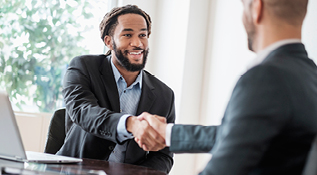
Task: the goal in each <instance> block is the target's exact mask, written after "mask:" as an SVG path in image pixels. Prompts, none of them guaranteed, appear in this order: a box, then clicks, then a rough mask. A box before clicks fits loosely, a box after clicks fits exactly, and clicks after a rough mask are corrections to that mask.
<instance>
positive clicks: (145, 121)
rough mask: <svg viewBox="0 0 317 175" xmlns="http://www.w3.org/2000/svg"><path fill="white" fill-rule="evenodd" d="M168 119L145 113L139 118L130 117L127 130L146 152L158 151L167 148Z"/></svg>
mask: <svg viewBox="0 0 317 175" xmlns="http://www.w3.org/2000/svg"><path fill="white" fill-rule="evenodd" d="M166 125H167V123H166V118H165V117H161V116H157V115H152V114H149V113H147V112H143V113H142V114H141V115H139V116H138V117H134V116H132V117H129V118H128V120H127V130H128V131H129V132H131V133H132V134H133V136H134V140H135V141H136V142H137V143H138V145H139V146H140V148H142V149H143V150H144V151H158V150H161V149H163V148H165V147H166V145H165V130H166Z"/></svg>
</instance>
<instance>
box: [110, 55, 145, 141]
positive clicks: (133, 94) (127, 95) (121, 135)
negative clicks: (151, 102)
mask: <svg viewBox="0 0 317 175" xmlns="http://www.w3.org/2000/svg"><path fill="white" fill-rule="evenodd" d="M111 66H112V71H113V74H114V78H115V81H116V84H117V88H118V93H119V98H120V112H121V113H123V115H122V117H121V118H120V120H119V123H118V126H117V133H118V135H117V139H118V140H119V141H120V142H123V141H125V140H127V139H132V138H133V135H132V134H131V133H129V132H128V131H127V128H126V120H127V118H128V117H129V116H135V115H136V112H137V108H138V104H139V101H140V97H141V89H142V78H143V75H142V71H143V70H141V71H140V73H139V75H138V77H137V78H136V80H135V81H134V82H133V83H132V84H131V85H130V86H129V87H127V83H126V81H125V80H124V78H123V77H122V75H121V74H120V72H119V71H118V69H117V68H116V66H115V65H114V64H113V62H112V61H111ZM123 101H124V103H123Z"/></svg>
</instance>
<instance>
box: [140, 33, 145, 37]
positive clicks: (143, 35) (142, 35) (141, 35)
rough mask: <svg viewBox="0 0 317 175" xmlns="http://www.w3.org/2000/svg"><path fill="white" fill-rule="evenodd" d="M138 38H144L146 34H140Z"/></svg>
mask: <svg viewBox="0 0 317 175" xmlns="http://www.w3.org/2000/svg"><path fill="white" fill-rule="evenodd" d="M139 36H140V37H146V36H147V35H146V34H140V35H139Z"/></svg>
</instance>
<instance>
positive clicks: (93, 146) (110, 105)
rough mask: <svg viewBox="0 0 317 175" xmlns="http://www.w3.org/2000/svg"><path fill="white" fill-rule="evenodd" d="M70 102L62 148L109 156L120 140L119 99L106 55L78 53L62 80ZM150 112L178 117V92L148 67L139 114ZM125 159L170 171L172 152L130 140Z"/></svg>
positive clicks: (67, 151) (76, 154)
mask: <svg viewBox="0 0 317 175" xmlns="http://www.w3.org/2000/svg"><path fill="white" fill-rule="evenodd" d="M63 96H64V100H65V104H66V133H67V135H66V139H65V142H64V145H63V146H62V148H61V149H60V150H59V151H58V153H57V154H60V155H66V156H72V157H80V158H92V159H101V160H108V158H109V155H110V153H111V152H112V150H113V149H114V147H115V145H116V144H122V143H120V142H119V141H118V140H117V138H116V136H117V124H118V122H119V119H120V117H121V116H122V114H120V112H119V111H120V102H119V95H118V90H117V85H116V83H115V80H114V75H113V71H112V68H111V58H110V56H109V57H106V56H105V55H99V56H96V55H84V56H79V57H75V58H74V59H73V60H72V61H71V62H70V65H69V68H68V70H67V72H66V75H65V78H64V82H63ZM144 111H146V112H149V113H151V114H157V115H160V116H165V117H166V118H167V121H169V122H174V120H175V107H174V93H173V91H172V90H171V89H170V88H169V87H168V86H166V85H165V84H164V83H162V82H161V81H159V80H158V79H157V78H155V77H154V76H153V75H151V74H150V73H148V72H146V71H143V82H142V92H141V97H140V102H139V105H138V109H137V115H139V114H141V113H142V112H144ZM127 142H128V144H127V150H126V155H125V159H124V162H125V163H130V164H135V165H141V166H146V167H150V168H154V169H157V170H160V171H164V172H166V173H167V172H169V171H170V169H171V167H172V165H173V159H172V157H173V155H172V153H171V152H170V151H169V149H168V148H165V149H163V150H160V151H157V152H145V151H143V150H142V149H141V148H139V146H138V145H137V143H136V142H135V141H134V140H133V139H130V140H128V141H127Z"/></svg>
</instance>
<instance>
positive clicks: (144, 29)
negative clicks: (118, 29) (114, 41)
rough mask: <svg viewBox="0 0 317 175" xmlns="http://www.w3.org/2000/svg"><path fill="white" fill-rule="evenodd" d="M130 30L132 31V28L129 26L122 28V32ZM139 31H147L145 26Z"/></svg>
mask: <svg viewBox="0 0 317 175" xmlns="http://www.w3.org/2000/svg"><path fill="white" fill-rule="evenodd" d="M127 31H128V32H131V31H133V29H131V28H126V29H123V30H122V32H127ZM141 31H147V28H143V29H141Z"/></svg>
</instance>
